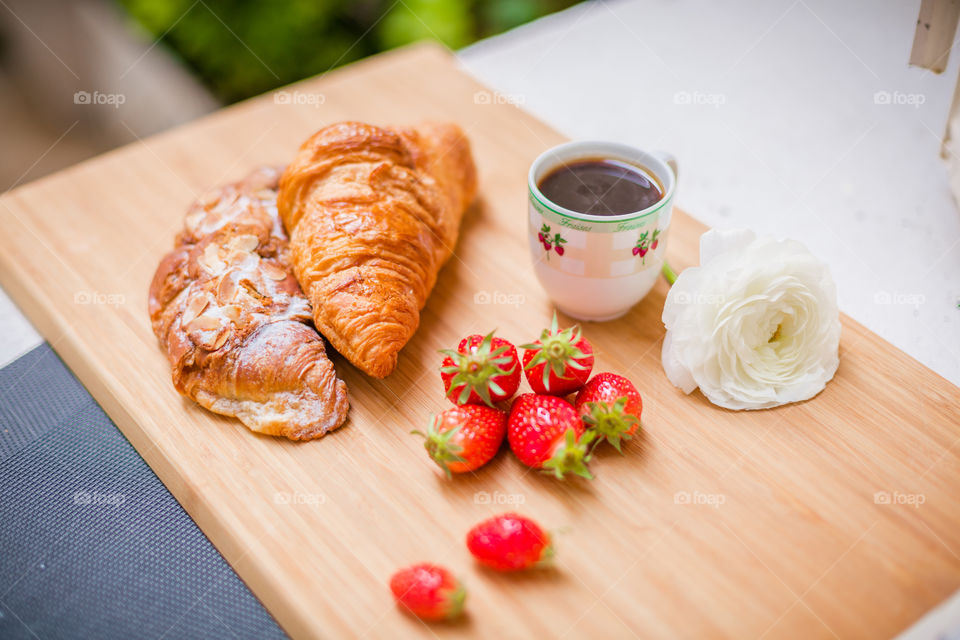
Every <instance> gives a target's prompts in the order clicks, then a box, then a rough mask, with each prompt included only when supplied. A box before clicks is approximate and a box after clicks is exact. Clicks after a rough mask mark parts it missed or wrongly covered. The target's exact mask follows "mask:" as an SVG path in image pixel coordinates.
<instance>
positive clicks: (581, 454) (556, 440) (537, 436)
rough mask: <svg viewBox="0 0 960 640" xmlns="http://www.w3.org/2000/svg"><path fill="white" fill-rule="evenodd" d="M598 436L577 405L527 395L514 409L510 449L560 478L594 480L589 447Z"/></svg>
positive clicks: (509, 425)
mask: <svg viewBox="0 0 960 640" xmlns="http://www.w3.org/2000/svg"><path fill="white" fill-rule="evenodd" d="M595 437H596V434H594V432H592V431H589V432H587V431H586V429H585V428H584V426H583V421H582V420H580V416H579V414H577V410H576V409H574V408H573V405H571V404H570V403H569V402H567V401H566V400H563V399H562V398H558V397H556V396H547V395H537V394H535V393H524V394H522V395H520V396H518V397H517V399H516V400H514V401H513V406H511V407H510V417H509V418H508V420H507V440H508V441H509V442H510V449H512V450H513V453H514V454H516V456H517V458H519V459H520V462H522V463H523V464H525V465H527V466H528V467H532V468H534V469H543V470H544V471H545V472H548V473H553V475H555V476H556V477H557V478H563V475H564V474H565V473H573V474H575V475H578V476H582V477H584V478H589V479H592V478H593V476H591V475H590V471H589V470H588V469H587V462H589V460H590V455H589V451H588V445H589V444H590V443H591V442H592V441H593V439H594V438H595Z"/></svg>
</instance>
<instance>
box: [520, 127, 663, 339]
mask: <svg viewBox="0 0 960 640" xmlns="http://www.w3.org/2000/svg"><path fill="white" fill-rule="evenodd" d="M587 158H603V159H610V160H619V161H621V162H625V163H627V164H631V165H639V166H640V167H643V168H645V169H647V170H648V171H649V172H650V173H652V174H653V175H655V176H656V178H657V180H659V181H660V184H661V185H662V186H663V193H664V195H663V198H661V199H660V200H659V201H657V202H656V203H655V204H653V205H651V206H649V207H647V208H646V209H643V210H641V211H636V212H634V213H626V214H623V215H618V216H597V215H588V214H583V213H578V212H576V211H571V210H570V209H566V208H564V207H561V206H560V205H558V204H556V203H554V202H551V201H550V200H548V199H547V198H546V197H545V196H544V195H543V194H542V193H541V192H540V189H539V187H538V186H537V185H538V184H539V183H540V181H541V180H542V179H543V178H544V176H546V175H547V174H548V173H550V171H552V170H553V169H555V168H557V167H559V166H562V165H564V164H568V163H571V162H575V161H577V160H582V159H587ZM676 167H677V164H676V160H675V159H674V158H673V156H671V155H670V154H667V153H663V152H656V153H651V152H647V151H641V150H640V149H637V148H635V147H631V146H629V145H625V144H620V143H617V142H598V141H581V142H568V143H566V144H561V145H559V146H557V147H553V148H552V149H549V150H547V151H545V152H544V153H542V154H540V157H538V158H537V159H536V160H534V162H533V164H532V165H531V166H530V173H529V174H528V176H527V184H528V187H529V199H530V215H529V220H528V222H527V225H528V228H529V233H528V236H529V239H530V240H529V243H530V253H531V255H532V256H533V268H534V271H535V272H536V274H537V279H538V280H539V281H540V284H541V285H542V286H543V288H544V289H545V290H546V291H547V294H548V295H549V296H550V298H551V299H552V300H553V301H554V303H556V305H557V307H558V308H559V309H560V311H562V312H563V313H565V314H567V315H568V316H571V317H574V318H577V319H580V320H593V321H597V322H602V321H604V320H612V319H614V318H617V317H619V316H621V315H623V314H624V313H626V312H627V311H628V310H629V309H630V307H632V306H633V305H635V304H636V303H638V302H639V301H640V300H641V299H642V298H643V297H644V296H645V295H647V293H648V292H649V291H650V289H651V288H653V285H654V283H655V282H656V281H657V276H658V275H659V273H660V269H661V267H662V266H663V254H664V251H665V249H666V240H667V234H668V231H669V228H670V216H671V212H672V210H673V195H674V192H675V191H676V186H677V168H676ZM541 234H542V235H544V236H546V237H547V238H548V241H547V242H543V241H541ZM548 246H549V248H546V247H548ZM558 246H559V249H558Z"/></svg>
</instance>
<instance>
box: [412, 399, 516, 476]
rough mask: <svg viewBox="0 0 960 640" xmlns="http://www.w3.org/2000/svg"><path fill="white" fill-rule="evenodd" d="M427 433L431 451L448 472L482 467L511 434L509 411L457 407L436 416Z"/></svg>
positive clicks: (477, 405)
mask: <svg viewBox="0 0 960 640" xmlns="http://www.w3.org/2000/svg"><path fill="white" fill-rule="evenodd" d="M413 433H415V434H417V435H420V436H423V437H425V438H426V441H425V442H424V443H423V446H424V448H426V450H427V453H429V454H430V457H431V458H433V460H434V462H436V463H437V464H438V465H440V468H441V469H443V470H444V472H446V474H447V476H448V477H449V476H450V474H451V473H464V472H466V471H473V470H474V469H479V468H480V467H482V466H483V465H485V464H487V463H488V462H490V460H491V459H493V456H495V455H497V451H499V450H500V445H501V444H502V443H503V438H504V436H505V435H506V434H507V413H506V412H505V411H500V410H499V409H491V408H490V407H484V406H483V405H479V404H465V405H463V406H460V407H453V408H452V409H447V410H446V411H443V412H442V413H440V415H438V416H435V417H434V418H433V422H431V423H430V426H429V427H428V428H427V432H426V433H422V432H420V431H414V432H413Z"/></svg>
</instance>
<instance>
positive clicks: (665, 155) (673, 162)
mask: <svg viewBox="0 0 960 640" xmlns="http://www.w3.org/2000/svg"><path fill="white" fill-rule="evenodd" d="M653 155H655V156H657V157H658V158H660V159H661V160H663V161H664V162H666V163H667V166H668V167H670V169H671V170H672V171H673V179H674V180H677V179H679V177H680V172H679V169H678V168H677V156H675V155H673V154H672V153H670V152H668V151H654V152H653Z"/></svg>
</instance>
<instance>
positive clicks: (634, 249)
mask: <svg viewBox="0 0 960 640" xmlns="http://www.w3.org/2000/svg"><path fill="white" fill-rule="evenodd" d="M633 255H635V256H638V255H640V247H634V248H633Z"/></svg>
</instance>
